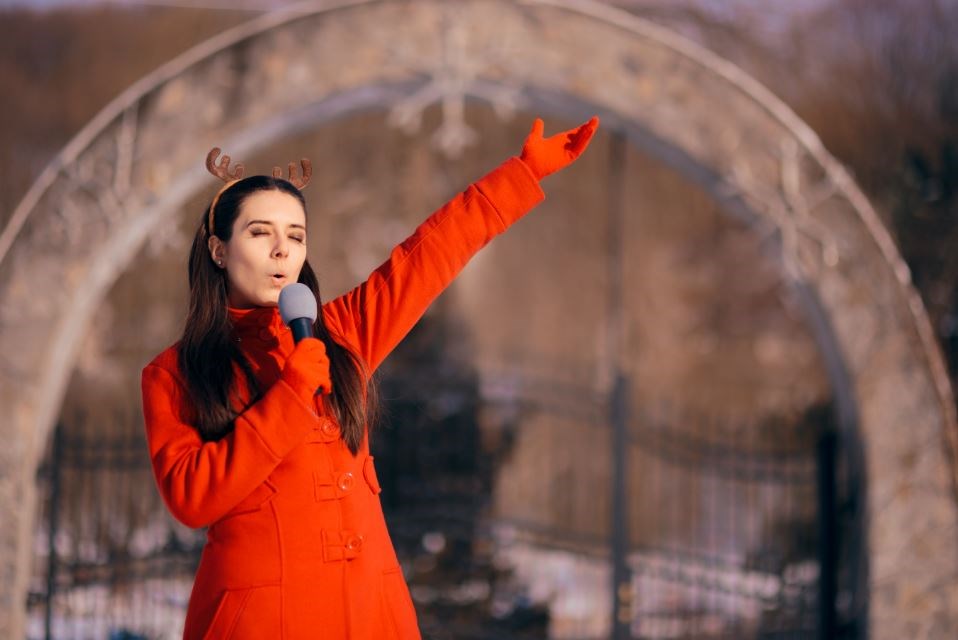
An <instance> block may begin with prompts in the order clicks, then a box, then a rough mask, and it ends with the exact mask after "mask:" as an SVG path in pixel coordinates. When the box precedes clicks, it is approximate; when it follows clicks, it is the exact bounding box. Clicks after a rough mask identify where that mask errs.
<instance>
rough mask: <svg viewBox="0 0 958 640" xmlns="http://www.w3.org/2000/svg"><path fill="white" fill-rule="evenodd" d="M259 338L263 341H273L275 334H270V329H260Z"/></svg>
mask: <svg viewBox="0 0 958 640" xmlns="http://www.w3.org/2000/svg"><path fill="white" fill-rule="evenodd" d="M259 337H260V339H261V340H271V339H272V338H273V334H272V333H270V332H269V329H260V330H259Z"/></svg>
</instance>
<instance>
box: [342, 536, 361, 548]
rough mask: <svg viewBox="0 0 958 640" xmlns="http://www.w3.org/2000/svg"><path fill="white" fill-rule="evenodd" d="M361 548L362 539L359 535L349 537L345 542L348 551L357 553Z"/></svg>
mask: <svg viewBox="0 0 958 640" xmlns="http://www.w3.org/2000/svg"><path fill="white" fill-rule="evenodd" d="M362 546H363V537H362V536H361V535H354V536H349V539H348V540H347V541H346V548H347V549H349V550H350V551H359V549H360V548H361V547H362Z"/></svg>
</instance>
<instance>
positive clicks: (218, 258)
mask: <svg viewBox="0 0 958 640" xmlns="http://www.w3.org/2000/svg"><path fill="white" fill-rule="evenodd" d="M206 246H207V247H209V250H210V257H211V258H212V259H213V262H215V263H216V264H217V265H218V266H220V267H222V266H223V260H224V258H225V257H226V247H225V246H224V245H223V241H222V240H220V239H219V238H217V237H216V236H210V237H209V240H207V241H206Z"/></svg>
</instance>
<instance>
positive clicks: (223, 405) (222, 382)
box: [178, 176, 378, 455]
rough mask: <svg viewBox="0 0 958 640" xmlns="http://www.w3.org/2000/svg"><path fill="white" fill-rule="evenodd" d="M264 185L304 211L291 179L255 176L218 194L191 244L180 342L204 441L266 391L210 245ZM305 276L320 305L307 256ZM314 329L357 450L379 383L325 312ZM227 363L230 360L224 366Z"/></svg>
mask: <svg viewBox="0 0 958 640" xmlns="http://www.w3.org/2000/svg"><path fill="white" fill-rule="evenodd" d="M264 190H275V191H282V192H283V193H288V194H289V195H291V196H293V197H294V198H296V199H297V200H298V201H299V203H300V204H301V205H302V206H303V211H304V212H305V211H306V202H305V200H304V199H303V194H302V193H300V191H299V189H297V188H296V187H295V186H293V185H292V184H291V183H290V182H288V181H286V180H283V179H282V178H274V177H269V176H250V177H248V178H244V179H242V180H239V181H238V182H236V183H234V184H233V185H231V186H230V187H229V188H228V189H226V190H225V191H223V193H222V194H221V195H220V197H219V200H218V201H217V203H216V216H215V221H214V225H215V229H209V228H208V224H209V222H208V221H209V216H208V213H209V207H207V209H206V210H204V211H203V216H202V220H201V222H200V225H199V227H198V228H197V230H196V235H195V236H194V238H193V246H192V248H191V249H190V261H189V285H190V307H189V311H188V313H187V317H186V323H185V326H184V328H183V335H182V337H181V338H180V342H179V346H178V353H179V369H180V373H181V375H182V376H183V379H184V380H185V381H186V384H187V387H188V390H189V393H190V397H191V400H192V402H193V406H194V410H195V414H194V415H195V425H194V426H195V427H196V429H197V431H198V432H199V434H200V437H201V438H202V439H203V440H204V441H209V440H219V439H220V438H222V437H223V436H225V435H226V434H228V433H229V432H230V431H232V430H233V428H234V421H235V419H236V417H237V416H238V415H239V414H241V413H242V412H243V411H244V410H245V409H246V408H247V407H248V406H250V405H252V404H253V403H255V402H256V401H257V400H259V399H260V398H261V397H262V394H263V392H264V390H263V389H261V388H260V385H259V383H258V382H257V380H256V377H255V376H254V375H253V371H252V368H251V366H250V363H249V361H248V360H247V359H246V356H244V355H243V352H242V351H241V350H240V348H239V346H238V345H237V344H236V342H235V341H234V340H233V339H232V337H231V329H232V322H231V320H230V318H229V313H228V311H227V301H228V296H227V294H228V291H227V288H228V280H227V277H226V272H225V271H224V270H223V269H219V268H217V267H216V266H215V265H214V264H213V259H212V257H211V256H210V253H209V249H208V246H207V240H208V238H209V235H210V234H212V235H215V236H217V237H218V238H220V240H222V241H223V242H228V241H229V240H230V238H231V237H232V234H233V223H234V221H235V220H236V218H237V216H238V215H239V210H240V207H241V206H242V204H243V201H244V200H245V199H246V198H247V197H248V196H249V195H251V194H252V193H255V192H257V191H264ZM299 282H301V283H303V284H305V285H306V286H307V287H309V288H310V290H311V291H312V292H313V295H315V296H316V304H317V305H318V306H319V307H320V308H322V301H321V298H320V294H319V280H318V279H317V278H316V274H315V273H314V272H313V269H312V267H311V266H310V265H309V261H308V260H307V261H306V262H304V263H303V268H302V269H301V270H300V273H299ZM313 333H314V335H315V336H316V337H317V338H319V339H320V340H322V341H323V343H324V344H325V345H326V353H327V355H328V356H329V363H330V371H329V372H330V377H331V379H332V383H333V390H332V393H331V394H330V395H329V396H327V397H326V399H325V402H326V405H327V407H329V408H330V409H332V411H333V413H334V414H335V416H336V418H337V419H338V420H339V424H340V427H341V429H342V434H343V436H342V437H343V440H344V441H345V442H346V444H347V446H348V447H349V450H350V451H352V452H353V454H354V455H355V454H356V453H357V452H358V451H359V447H360V444H361V443H362V438H363V432H364V428H365V425H367V424H370V425H371V424H373V422H374V419H375V414H376V412H377V409H378V402H377V400H378V394H377V392H376V391H377V390H376V385H375V383H374V381H373V380H372V378H371V377H370V376H369V375H368V373H367V371H366V367H365V364H364V363H363V361H362V359H361V358H360V357H359V356H357V355H356V354H355V353H353V351H352V350H350V349H349V348H348V347H347V346H346V345H345V344H341V343H340V342H338V341H337V340H336V339H334V338H333V336H332V335H331V334H330V332H329V331H328V330H327V328H326V325H325V323H324V321H323V314H322V313H320V314H319V315H318V317H317V318H316V322H315V323H314V324H313ZM224 362H229V363H230V364H231V366H223V363H224ZM233 363H235V364H237V365H239V367H240V370H241V371H242V372H243V375H244V376H245V378H246V383H247V385H248V388H249V390H250V401H249V404H247V406H246V407H243V408H242V409H240V410H239V411H237V410H235V409H234V408H233V406H232V405H231V403H230V401H229V400H230V391H231V390H232V389H233V383H234V380H233V374H234V368H233V366H232V364H233Z"/></svg>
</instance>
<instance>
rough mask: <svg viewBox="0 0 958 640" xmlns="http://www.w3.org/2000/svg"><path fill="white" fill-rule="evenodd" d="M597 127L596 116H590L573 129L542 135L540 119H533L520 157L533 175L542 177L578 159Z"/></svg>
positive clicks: (597, 119) (597, 118)
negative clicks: (586, 120) (551, 134)
mask: <svg viewBox="0 0 958 640" xmlns="http://www.w3.org/2000/svg"><path fill="white" fill-rule="evenodd" d="M598 127H599V117H598V116H592V119H591V120H589V121H588V122H586V123H585V124H583V125H579V126H578V127H576V128H575V129H569V130H568V131H563V132H562V133H557V134H555V135H554V136H550V137H548V138H543V137H542V129H543V124H542V118H536V121H535V122H533V123H532V131H531V132H529V136H528V137H527V138H526V142H525V144H524V145H523V147H522V155H520V156H519V158H520V159H521V160H522V161H523V162H525V163H526V165H527V166H528V167H529V168H530V169H531V170H532V173H533V175H535V176H536V178H538V179H539V180H542V179H543V178H544V177H546V176H547V175H549V174H550V173H554V172H556V171H558V170H559V169H561V168H563V167H565V166H566V165H568V164H571V163H572V161H573V160H575V159H576V158H578V157H579V155H580V154H581V153H582V152H583V151H585V148H586V147H587V146H588V145H589V140H591V139H592V134H593V133H595V130H596V129H597V128H598Z"/></svg>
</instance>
